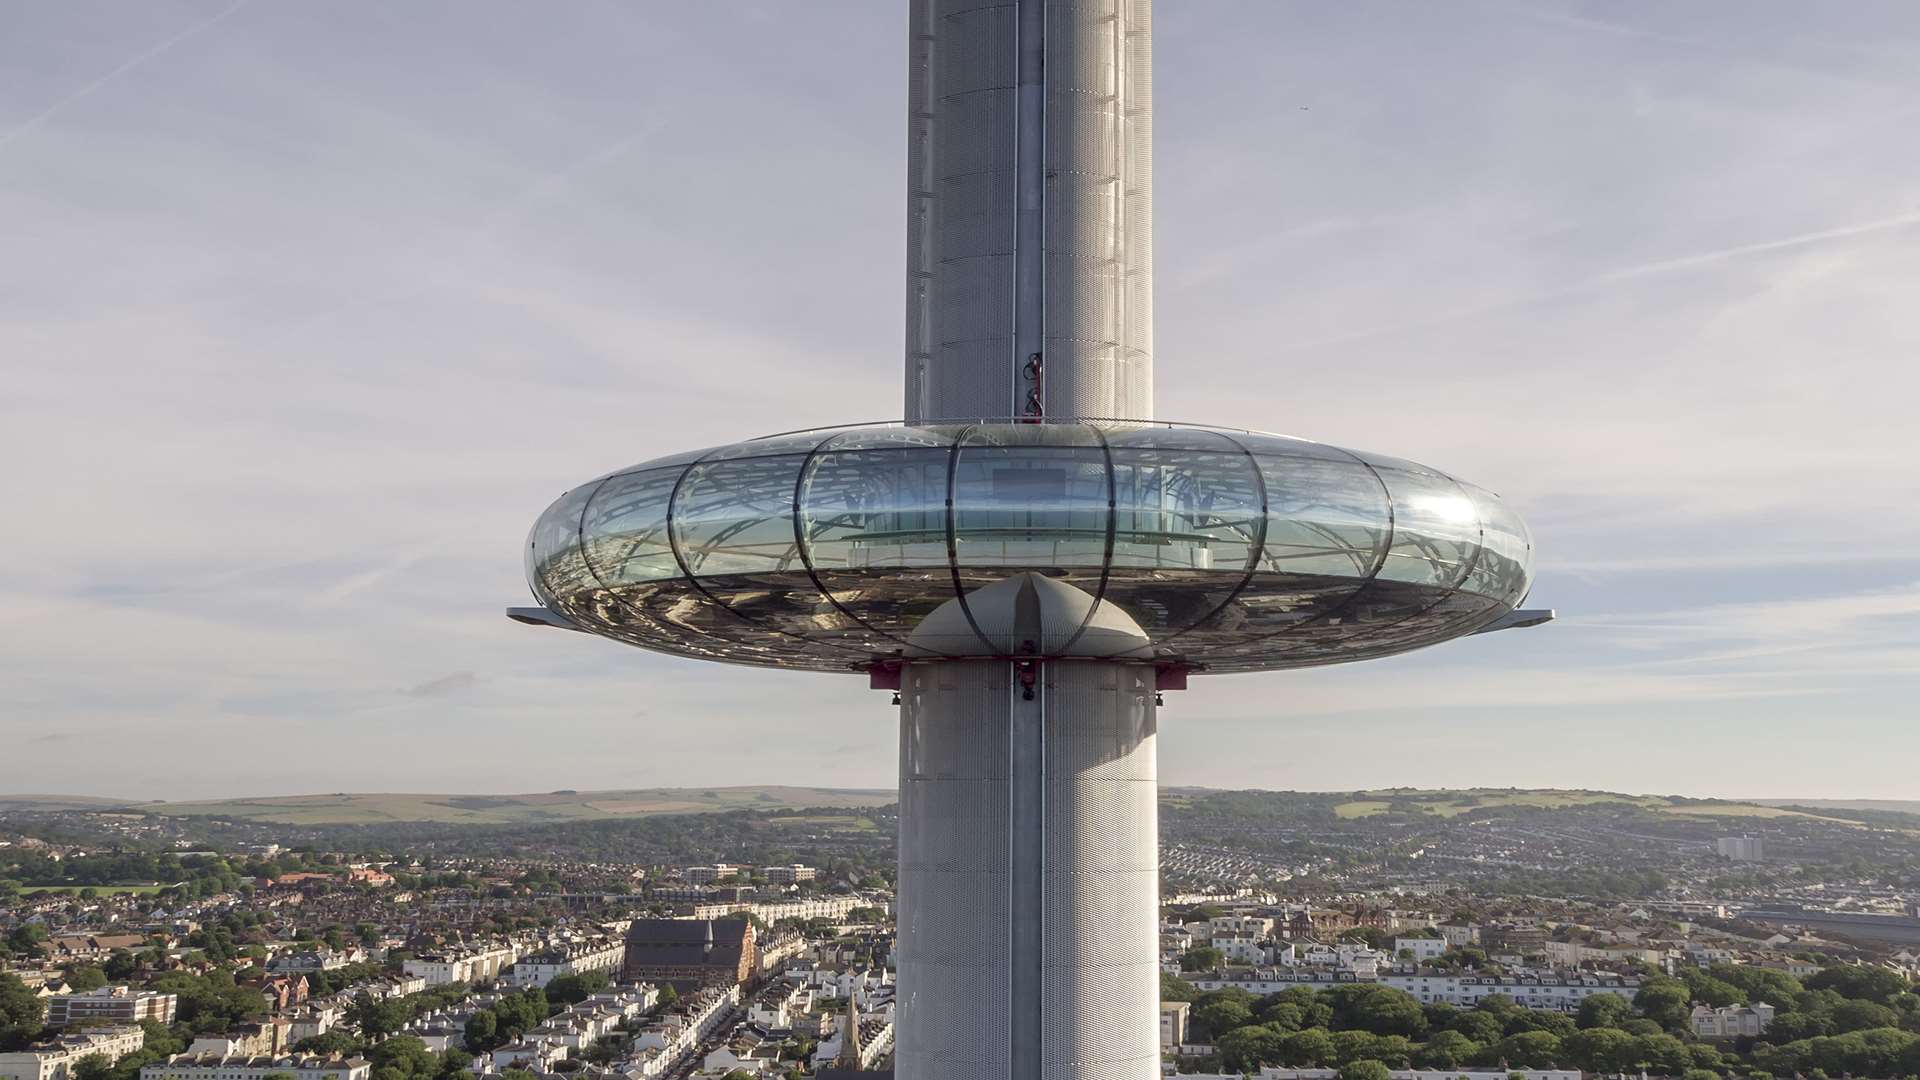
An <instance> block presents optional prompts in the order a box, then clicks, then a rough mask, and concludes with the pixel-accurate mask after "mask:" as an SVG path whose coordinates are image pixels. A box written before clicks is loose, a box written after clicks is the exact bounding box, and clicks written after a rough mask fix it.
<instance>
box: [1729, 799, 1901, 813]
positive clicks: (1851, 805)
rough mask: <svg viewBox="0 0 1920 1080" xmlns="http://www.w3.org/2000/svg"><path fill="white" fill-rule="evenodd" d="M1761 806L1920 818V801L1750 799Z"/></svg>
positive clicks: (1749, 800)
mask: <svg viewBox="0 0 1920 1080" xmlns="http://www.w3.org/2000/svg"><path fill="white" fill-rule="evenodd" d="M1747 801H1748V802H1755V803H1759V804H1760V805H1761V806H1805V807H1810V808H1812V809H1814V810H1881V811H1884V812H1886V813H1889V814H1913V815H1916V816H1920V799H1748V800H1747Z"/></svg>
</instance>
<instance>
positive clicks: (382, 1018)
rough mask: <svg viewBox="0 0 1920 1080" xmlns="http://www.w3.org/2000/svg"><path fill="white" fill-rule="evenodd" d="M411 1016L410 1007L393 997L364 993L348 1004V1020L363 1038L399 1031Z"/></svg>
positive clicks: (378, 1037) (377, 1037) (380, 1036)
mask: <svg viewBox="0 0 1920 1080" xmlns="http://www.w3.org/2000/svg"><path fill="white" fill-rule="evenodd" d="M409 1019H411V1017H410V1016H409V1010H408V1008H407V1007H406V1006H405V1005H404V1004H402V1003H401V1002H399V1001H396V1000H394V999H392V998H386V999H381V998H376V997H374V996H373V995H372V994H364V995H362V996H360V997H357V998H355V999H353V1004H351V1005H349V1006H347V1021H348V1022H349V1023H351V1024H352V1025H353V1026H354V1028H355V1030H357V1031H359V1032H360V1037H361V1038H363V1039H369V1040H372V1039H381V1038H385V1037H386V1036H388V1035H391V1034H393V1033H394V1032H396V1031H399V1030H400V1028H401V1026H402V1025H403V1024H405V1023H406V1022H407V1021H408V1020H409Z"/></svg>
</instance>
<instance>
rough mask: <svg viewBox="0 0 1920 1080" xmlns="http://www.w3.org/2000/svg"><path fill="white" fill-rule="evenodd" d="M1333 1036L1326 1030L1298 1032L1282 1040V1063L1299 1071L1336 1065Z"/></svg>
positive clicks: (1312, 1029)
mask: <svg viewBox="0 0 1920 1080" xmlns="http://www.w3.org/2000/svg"><path fill="white" fill-rule="evenodd" d="M1334 1053H1335V1051H1334V1045H1333V1036H1332V1035H1331V1034H1330V1033H1329V1032H1328V1031H1327V1029H1326V1028H1317V1027H1315V1028H1308V1029H1306V1030H1305V1031H1296V1032H1294V1033H1293V1034H1291V1035H1289V1036H1287V1037H1286V1038H1285V1039H1283V1040H1281V1043H1280V1063H1281V1064H1283V1065H1290V1066H1292V1067H1294V1068H1298V1069H1317V1068H1324V1067H1326V1066H1328V1065H1331V1064H1333V1063H1334Z"/></svg>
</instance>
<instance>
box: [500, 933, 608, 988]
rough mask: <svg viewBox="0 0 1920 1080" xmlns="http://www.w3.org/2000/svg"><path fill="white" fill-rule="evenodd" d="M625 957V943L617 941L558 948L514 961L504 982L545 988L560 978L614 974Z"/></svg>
mask: <svg viewBox="0 0 1920 1080" xmlns="http://www.w3.org/2000/svg"><path fill="white" fill-rule="evenodd" d="M626 956H627V943H626V942H625V941H624V940H620V939H608V940H600V941H591V942H584V943H581V944H577V945H562V946H557V947H555V948H551V949H544V950H542V951H540V952H537V953H533V954H531V955H528V956H523V957H521V958H520V959H519V960H517V961H515V962H514V965H513V968H512V970H510V971H509V972H508V973H507V982H508V984H509V985H512V986H545V985H547V984H548V983H550V982H552V981H553V980H555V979H557V978H559V977H560V976H562V975H580V974H584V973H586V972H589V971H614V970H616V969H618V968H619V967H620V963H621V961H623V960H625V959H626Z"/></svg>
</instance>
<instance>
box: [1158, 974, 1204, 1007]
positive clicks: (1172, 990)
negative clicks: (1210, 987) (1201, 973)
mask: <svg viewBox="0 0 1920 1080" xmlns="http://www.w3.org/2000/svg"><path fill="white" fill-rule="evenodd" d="M1199 996H1200V991H1199V989H1198V988H1196V987H1195V986H1194V985H1193V984H1192V983H1190V982H1188V981H1187V980H1185V979H1183V978H1181V977H1180V976H1178V975H1168V974H1167V973H1166V972H1161V973H1160V1000H1161V1001H1192V1000H1193V999H1194V998H1197V997H1199Z"/></svg>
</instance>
